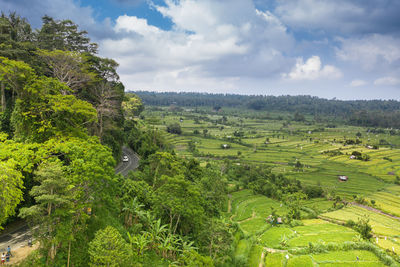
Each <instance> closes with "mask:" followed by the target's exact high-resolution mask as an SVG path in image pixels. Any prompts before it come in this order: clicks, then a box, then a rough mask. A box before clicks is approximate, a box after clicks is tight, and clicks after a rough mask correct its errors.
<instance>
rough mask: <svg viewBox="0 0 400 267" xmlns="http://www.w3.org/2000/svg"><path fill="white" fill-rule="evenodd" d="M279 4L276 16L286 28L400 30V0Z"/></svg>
mask: <svg viewBox="0 0 400 267" xmlns="http://www.w3.org/2000/svg"><path fill="white" fill-rule="evenodd" d="M268 2H270V1H268ZM275 4H276V7H275V10H274V13H275V14H276V15H277V16H278V17H279V18H280V19H281V20H282V21H283V22H284V23H285V24H286V25H288V26H290V27H291V28H293V29H297V30H299V29H300V30H307V31H308V32H310V33H312V34H321V35H326V34H327V35H329V34H332V33H333V34H335V35H337V34H346V35H348V34H352V35H354V34H368V33H376V32H386V33H388V32H397V33H398V29H399V28H398V14H399V9H400V2H399V1H398V0H386V1H376V0H357V1H354V0H334V1H332V0H276V1H275ZM268 5H270V3H268V4H267V6H268Z"/></svg>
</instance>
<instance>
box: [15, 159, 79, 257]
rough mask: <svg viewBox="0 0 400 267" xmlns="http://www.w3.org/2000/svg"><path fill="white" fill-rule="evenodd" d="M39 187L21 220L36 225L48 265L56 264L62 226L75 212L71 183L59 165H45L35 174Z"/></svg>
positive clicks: (53, 162) (21, 214)
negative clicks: (33, 203)
mask: <svg viewBox="0 0 400 267" xmlns="http://www.w3.org/2000/svg"><path fill="white" fill-rule="evenodd" d="M35 174H36V181H37V182H38V183H39V185H37V186H34V187H33V188H32V190H31V191H30V194H31V195H32V196H33V197H34V198H35V200H36V204H35V205H33V206H31V207H29V208H22V209H21V211H20V216H21V217H22V218H27V219H29V220H30V221H31V222H33V223H34V224H37V225H38V226H39V227H38V228H37V232H36V236H37V238H38V239H39V241H40V244H41V246H42V248H43V249H44V250H45V251H47V256H48V264H50V262H53V261H54V259H55V257H56V254H57V248H58V247H59V245H60V243H61V242H62V241H65V237H64V235H63V232H62V231H60V227H59V225H58V224H59V223H61V222H65V221H66V220H69V214H70V213H71V211H72V200H73V199H72V198H71V195H70V189H71V186H70V183H69V181H68V179H67V177H66V174H65V173H64V171H63V167H62V165H61V162H60V161H48V162H43V163H42V164H41V165H40V167H39V168H38V170H37V171H36V172H35Z"/></svg>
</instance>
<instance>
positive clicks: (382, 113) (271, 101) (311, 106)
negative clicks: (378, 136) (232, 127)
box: [135, 91, 400, 128]
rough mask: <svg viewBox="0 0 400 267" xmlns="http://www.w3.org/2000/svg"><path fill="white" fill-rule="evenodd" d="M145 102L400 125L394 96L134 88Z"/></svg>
mask: <svg viewBox="0 0 400 267" xmlns="http://www.w3.org/2000/svg"><path fill="white" fill-rule="evenodd" d="M135 93H136V94H137V95H138V96H140V98H141V99H142V100H143V102H144V103H145V104H146V105H155V106H170V105H176V106H181V107H192V108H194V107H213V108H215V109H217V110H219V109H221V108H222V107H235V108H246V109H250V110H254V111H261V112H266V113H267V112H272V111H276V112H290V113H293V114H294V113H296V112H297V113H300V114H302V115H311V116H313V118H314V119H315V120H317V121H323V120H325V121H332V120H336V121H344V122H346V123H348V124H350V125H359V126H367V127H383V128H400V102H398V101H395V100H351V101H343V100H336V99H332V100H328V99H323V98H318V97H313V96H290V95H285V96H263V95H231V94H207V93H173V92H167V93H156V92H146V91H137V92H135Z"/></svg>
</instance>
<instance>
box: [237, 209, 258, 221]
mask: <svg viewBox="0 0 400 267" xmlns="http://www.w3.org/2000/svg"><path fill="white" fill-rule="evenodd" d="M255 217H256V212H255V211H254V210H253V213H252V214H251V217H250V218H247V219H244V220H243V221H240V222H239V223H242V222H247V221H250V220H252V219H254V218H255Z"/></svg>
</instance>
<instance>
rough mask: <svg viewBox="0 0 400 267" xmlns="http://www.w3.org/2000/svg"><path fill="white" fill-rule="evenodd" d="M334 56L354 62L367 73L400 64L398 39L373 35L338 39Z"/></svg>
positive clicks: (399, 40) (399, 43) (399, 41)
mask: <svg viewBox="0 0 400 267" xmlns="http://www.w3.org/2000/svg"><path fill="white" fill-rule="evenodd" d="M339 41H340V42H341V48H340V49H337V50H336V55H337V57H338V58H339V59H341V60H343V61H350V62H355V63H357V64H359V65H360V67H361V68H363V69H364V70H367V71H372V70H375V69H377V68H378V69H382V67H386V66H388V65H391V64H394V63H398V62H400V38H396V37H393V36H386V35H381V34H373V35H368V36H364V37H360V38H349V39H344V38H341V39H339Z"/></svg>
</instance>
